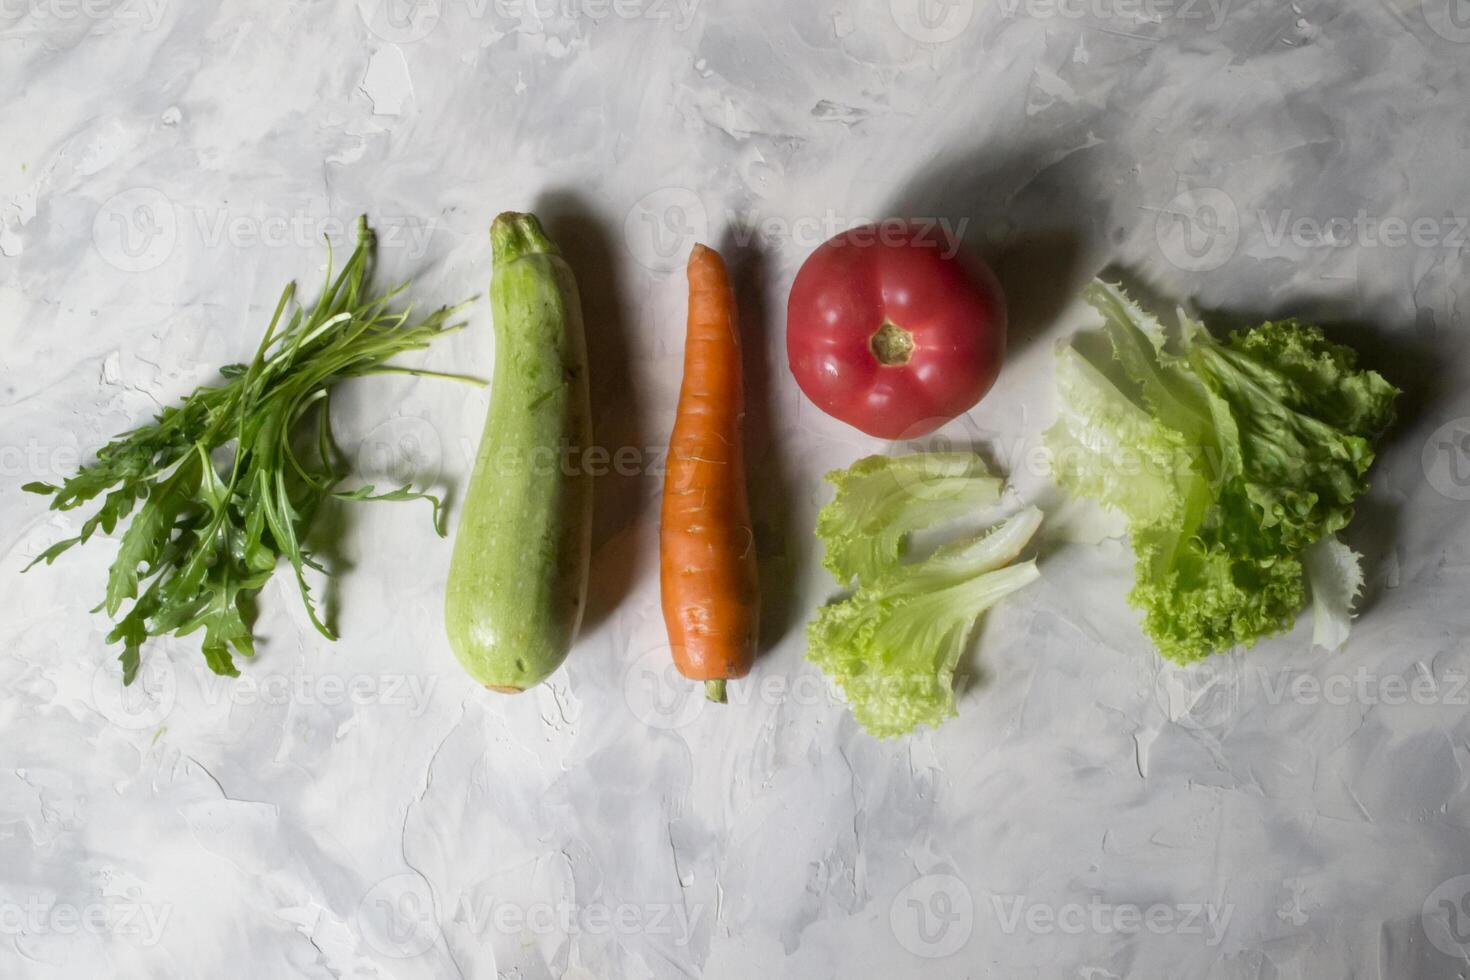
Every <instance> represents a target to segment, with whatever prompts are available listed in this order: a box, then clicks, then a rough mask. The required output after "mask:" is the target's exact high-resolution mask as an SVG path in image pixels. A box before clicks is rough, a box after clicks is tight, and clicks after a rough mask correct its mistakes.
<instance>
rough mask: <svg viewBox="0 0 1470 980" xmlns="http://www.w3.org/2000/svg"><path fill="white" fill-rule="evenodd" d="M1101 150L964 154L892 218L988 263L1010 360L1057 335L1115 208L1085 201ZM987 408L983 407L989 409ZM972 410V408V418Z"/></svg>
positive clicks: (913, 188) (910, 192) (901, 199)
mask: <svg viewBox="0 0 1470 980" xmlns="http://www.w3.org/2000/svg"><path fill="white" fill-rule="evenodd" d="M1098 152H1100V150H1099V149H1098V148H1089V149H1084V150H1078V151H1076V152H1073V153H1070V154H1065V155H1062V156H1061V157H1060V158H1058V154H1057V149H1056V147H1054V146H1040V145H1038V146H1033V147H1030V148H1026V149H1022V150H1019V151H1017V152H1013V153H1008V154H1006V155H1005V156H996V155H995V154H994V153H993V152H979V153H974V154H970V155H963V154H962V155H959V156H957V157H956V158H954V159H951V160H947V161H943V162H940V163H938V164H936V165H934V166H932V167H930V168H929V169H928V170H927V171H924V172H923V173H921V174H920V175H919V176H918V177H916V178H915V179H914V180H913V181H912V182H911V183H910V184H909V186H908V187H906V188H904V189H903V190H902V191H900V192H899V193H898V194H897V195H896V196H894V197H893V198H892V199H890V200H889V201H888V202H887V204H886V208H885V211H884V214H886V215H892V216H903V217H912V218H919V219H921V220H926V221H934V222H936V223H939V224H940V225H941V226H942V227H944V228H946V229H948V230H950V231H951V232H953V233H955V234H956V235H957V237H959V238H960V239H961V240H962V241H963V242H964V243H965V245H967V246H968V247H969V248H970V249H971V250H972V251H974V252H975V253H976V254H977V255H979V256H980V257H981V258H982V259H984V260H985V262H986V264H988V265H989V266H990V268H991V270H992V271H994V272H995V276H996V278H997V279H998V280H1000V286H1001V290H1002V292H1003V293H1004V295H1005V298H1006V319H1007V330H1006V358H1007V359H1010V358H1013V357H1015V356H1016V355H1018V354H1019V353H1020V352H1021V351H1023V350H1025V349H1026V348H1027V347H1029V346H1030V345H1031V344H1032V343H1033V342H1034V341H1035V340H1037V339H1038V338H1040V337H1041V336H1043V335H1044V334H1045V333H1047V332H1048V331H1049V330H1050V329H1052V328H1054V327H1055V325H1056V323H1057V320H1058V317H1059V316H1060V314H1061V313H1062V311H1063V310H1064V309H1066V307H1067V305H1068V304H1069V303H1071V302H1072V301H1073V299H1074V298H1075V297H1076V295H1077V293H1078V292H1079V291H1080V290H1081V288H1082V286H1083V284H1084V283H1085V282H1086V281H1087V280H1088V278H1089V277H1090V275H1091V273H1092V269H1091V267H1090V266H1089V264H1088V262H1087V255H1088V253H1090V252H1093V251H1095V250H1096V247H1097V246H1098V244H1099V243H1100V238H1101V236H1100V234H1099V232H1098V229H1099V228H1100V227H1102V226H1103V224H1104V223H1105V222H1106V220H1107V209H1108V203H1107V201H1106V200H1103V199H1102V198H1101V197H1098V196H1089V195H1088V194H1087V193H1086V188H1087V187H1088V184H1089V181H1090V179H1091V175H1092V174H1095V173H1097V172H1100V169H1099V168H1098V166H1097V163H1096V154H1097V153H1098ZM984 404H985V403H984V401H983V400H982V401H981V403H980V406H981V407H983V406H984ZM972 411H973V410H972Z"/></svg>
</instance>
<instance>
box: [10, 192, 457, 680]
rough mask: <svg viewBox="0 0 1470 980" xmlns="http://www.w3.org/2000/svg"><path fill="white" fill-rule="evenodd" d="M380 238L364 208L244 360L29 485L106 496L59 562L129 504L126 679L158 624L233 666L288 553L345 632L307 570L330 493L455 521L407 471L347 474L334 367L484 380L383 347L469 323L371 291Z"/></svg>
mask: <svg viewBox="0 0 1470 980" xmlns="http://www.w3.org/2000/svg"><path fill="white" fill-rule="evenodd" d="M374 245H375V239H374V237H373V234H372V231H371V230H370V229H369V228H368V225H367V221H366V219H359V220H358V223H357V245H356V248H355V250H354V251H353V253H352V255H351V257H350V258H349V259H348V260H347V262H346V264H345V265H344V266H343V267H342V270H341V272H340V273H338V274H337V275H336V276H335V277H334V276H333V272H332V261H331V257H330V255H331V253H330V243H328V263H327V275H326V282H325V286H324V289H323V292H322V295H321V297H320V298H319V299H318V300H317V301H316V303H315V305H314V306H312V307H311V308H310V309H307V308H304V307H301V306H296V308H295V309H294V311H293V312H292V313H291V314H290V315H289V317H287V315H286V311H287V309H288V307H291V306H292V305H293V299H294V297H295V284H294V283H293V284H291V285H288V286H287V287H286V288H285V290H284V291H283V292H282V294H281V298H280V301H279V302H278V303H277V304H276V309H275V314H274V315H273V316H272V317H271V321H270V325H269V327H267V329H266V331H265V336H264V337H262V338H261V341H260V346H259V348H258V349H257V351H256V353H255V357H254V359H253V360H252V361H251V362H250V363H249V364H230V365H226V366H225V367H223V368H221V369H220V372H219V373H220V376H221V377H222V378H223V379H224V383H223V384H219V385H216V386H203V387H200V388H197V389H195V391H194V392H193V393H192V394H190V395H188V396H187V397H185V398H184V399H183V401H181V402H179V403H178V404H177V405H175V406H172V407H169V408H166V409H164V410H163V412H162V413H161V414H160V415H158V416H157V417H156V418H155V419H154V421H153V422H152V423H151V424H148V425H144V426H141V427H139V428H137V429H133V430H132V431H129V432H125V433H123V434H121V435H119V436H117V437H116V438H115V439H114V440H113V441H112V442H109V443H108V444H107V445H106V446H104V447H102V449H100V450H98V452H97V459H96V461H95V462H93V463H91V464H90V465H87V466H84V467H82V468H81V469H80V470H79V471H78V472H77V474H76V475H75V476H73V477H71V478H70V479H68V480H66V481H65V482H64V483H63V484H62V485H61V486H59V487H58V486H53V485H51V484H48V483H29V484H26V485H25V487H24V488H23V489H25V490H28V491H31V492H33V493H40V494H48V495H51V496H52V500H51V509H52V510H72V509H74V508H77V507H80V506H82V505H83V504H87V503H89V502H91V501H94V500H96V499H97V498H98V497H99V496H100V497H102V502H101V504H100V506H98V507H97V509H96V511H95V512H93V513H92V514H91V516H89V517H88V518H87V519H86V520H85V521H84V522H83V523H82V526H81V529H80V531H79V532H78V534H77V535H76V536H75V537H71V538H67V539H66V540H64V541H59V542H57V543H56V544H54V545H52V546H51V547H49V548H47V549H46V550H45V551H43V552H42V553H41V554H40V555H38V556H37V557H36V559H35V560H34V561H32V562H31V564H30V565H28V566H26V567H27V569H29V568H30V567H31V566H33V565H35V564H36V563H37V562H42V561H44V562H45V563H46V564H48V565H49V564H51V563H52V562H53V561H55V560H56V558H57V557H58V556H59V555H61V554H62V553H63V552H65V551H66V550H67V549H69V548H71V547H72V546H73V545H77V544H83V543H85V542H86V541H88V540H89V539H90V538H91V537H92V535H93V534H94V533H95V532H97V531H98V530H99V529H100V530H101V531H103V532H104V533H111V532H112V531H113V529H114V528H115V527H116V526H117V525H118V524H119V522H124V521H125V520H126V530H124V531H123V533H122V537H121V541H120V544H119V547H118V553H117V558H116V560H115V561H114V562H113V564H112V566H111V571H110V573H109V575H108V579H107V597H106V599H105V600H103V602H102V604H101V605H100V606H98V607H97V608H98V609H106V611H107V614H108V615H109V616H110V617H112V618H113V620H114V621H115V626H114V628H113V629H112V631H111V632H110V633H109V634H108V636H107V642H109V643H121V644H122V647H123V649H122V653H121V655H120V659H121V661H122V665H123V680H124V683H128V684H131V683H132V681H133V679H134V678H135V677H136V676H137V673H138V665H139V655H140V650H141V648H142V645H143V643H144V642H145V641H146V640H147V639H148V638H150V637H153V636H163V635H165V634H169V633H172V634H174V635H175V636H185V635H188V634H190V633H194V632H197V631H199V630H201V629H202V630H203V631H204V640H203V644H202V646H203V653H204V658H205V660H206V662H207V663H208V664H209V667H210V669H211V670H213V671H214V672H215V673H217V674H224V675H228V676H231V677H234V676H238V674H239V671H238V670H237V669H236V667H235V664H234V654H241V655H243V656H247V657H249V656H253V655H254V653H255V642H254V634H253V631H252V628H251V620H252V619H253V616H252V614H251V613H252V610H253V600H254V598H255V596H256V595H257V594H258V593H259V592H260V590H261V588H262V587H264V586H265V584H266V582H267V581H269V579H270V577H271V575H272V574H274V572H275V570H276V566H277V564H278V562H279V560H280V559H281V558H285V559H286V560H287V561H288V562H289V563H290V565H291V568H292V570H293V571H294V573H295V576H296V583H297V585H298V587H299V588H300V590H301V599H302V602H303V603H304V604H305V606H306V611H307V614H308V615H309V616H310V618H311V622H312V624H313V625H315V627H316V628H317V630H318V631H320V632H321V634H322V635H323V636H325V637H327V638H328V639H331V640H335V639H336V635H335V634H334V633H333V631H332V630H331V629H330V628H329V627H328V626H327V625H326V623H325V622H324V621H323V618H322V616H321V615H320V613H319V611H318V608H317V604H316V602H314V601H313V599H312V596H311V589H310V587H309V586H308V585H307V581H306V576H305V569H307V568H313V569H316V570H318V571H321V572H324V573H325V572H326V569H325V568H323V567H322V566H321V565H320V564H319V563H318V562H316V561H315V560H314V559H313V557H312V555H311V553H310V552H309V551H308V550H307V549H306V547H305V546H304V541H305V539H306V537H307V533H308V531H309V529H310V527H311V523H312V519H313V518H314V517H315V515H316V514H317V512H318V511H319V509H320V507H321V505H322V504H323V503H324V502H326V501H328V500H333V499H335V500H358V501H363V500H417V499H423V500H427V501H428V502H429V503H430V504H431V505H432V507H433V522H434V527H435V530H436V531H438V533H439V535H440V536H441V537H442V536H443V535H444V523H443V505H442V502H441V501H440V500H439V498H437V497H435V496H433V495H432V494H429V493H425V492H423V491H420V490H415V489H414V488H413V487H412V486H411V485H405V486H401V487H397V488H395V489H392V490H387V491H385V492H382V493H380V492H378V491H377V489H376V488H375V487H373V486H372V485H371V484H369V485H364V486H358V487H355V488H351V489H344V488H343V482H344V480H346V478H347V476H348V473H347V471H346V466H345V463H344V461H343V460H342V459H341V454H340V453H339V452H338V451H337V448H336V447H335V445H334V443H333V441H332V434H331V393H332V389H333V388H334V386H335V385H336V384H337V383H338V382H339V381H343V380H345V379H347V378H356V377H362V376H365V375H371V374H385V373H406V374H413V375H426V376H435V377H446V378H453V379H455V380H464V381H474V380H475V379H471V378H465V377H462V376H459V375H450V374H441V373H439V372H434V371H424V370H419V369H415V368H404V367H397V366H394V365H390V364H388V363H386V362H387V361H388V360H389V359H391V358H393V357H394V356H395V355H398V354H402V353H404V352H406V351H412V350H420V349H422V348H425V347H427V346H428V345H429V343H430V342H431V341H433V340H434V339H435V338H437V337H440V336H442V335H444V334H445V333H448V332H450V331H452V330H454V329H457V328H458V327H460V326H462V325H463V324H453V325H451V324H450V323H449V321H450V319H451V318H452V317H453V316H454V315H455V313H456V312H457V310H458V309H459V308H457V307H456V308H447V307H446V308H441V309H439V310H436V311H434V312H433V313H431V314H429V315H428V316H426V317H423V318H422V319H419V320H417V321H416V322H410V320H411V313H412V310H411V309H405V310H403V311H401V312H392V311H390V304H391V303H392V301H393V299H394V298H395V297H396V296H397V295H398V293H399V292H401V291H402V290H403V288H404V287H403V286H402V285H400V286H398V287H397V288H396V289H393V290H390V291H389V292H387V293H383V294H381V295H373V294H372V293H371V291H370V289H369V288H368V283H369V282H370V279H371V266H372V261H373V256H374ZM221 461H224V465H223V466H221V465H220V463H221ZM104 494H105V496H103V495H104ZM135 508H136V513H134V510H135ZM130 515H131V517H130ZM129 601H131V603H132V605H131V607H130V608H129V609H128V610H127V611H126V613H123V606H124V604H125V603H127V602H129ZM120 613H122V615H121V617H119V614H120Z"/></svg>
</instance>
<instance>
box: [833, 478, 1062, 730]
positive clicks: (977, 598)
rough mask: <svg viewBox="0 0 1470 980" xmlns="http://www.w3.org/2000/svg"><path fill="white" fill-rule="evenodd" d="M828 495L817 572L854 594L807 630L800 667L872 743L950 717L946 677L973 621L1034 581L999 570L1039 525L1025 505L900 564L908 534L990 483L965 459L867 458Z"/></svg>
mask: <svg viewBox="0 0 1470 980" xmlns="http://www.w3.org/2000/svg"><path fill="white" fill-rule="evenodd" d="M827 481H828V482H829V483H831V484H832V485H833V486H835V487H836V488H837V494H836V496H835V497H834V498H833V500H832V502H831V503H829V504H827V506H825V507H823V508H822V510H821V513H820V514H818V515H817V537H818V538H820V539H821V541H822V544H823V545H824V546H825V553H824V554H823V557H822V564H823V565H824V566H826V568H827V570H828V571H830V572H831V573H832V575H833V576H834V577H835V578H836V579H837V580H838V581H839V582H841V583H842V584H843V585H848V584H849V583H850V582H852V580H853V579H856V580H857V583H858V589H857V592H856V594H854V595H852V596H850V597H849V598H847V599H844V600H842V601H840V602H836V603H833V604H831V605H828V606H826V607H824V608H823V609H821V610H820V611H819V612H818V613H817V617H816V619H814V620H813V621H812V622H811V623H809V624H808V625H807V659H809V660H811V661H812V662H813V663H815V664H816V665H817V666H819V667H821V668H822V670H823V671H825V672H826V674H827V676H828V677H830V678H832V680H833V681H835V682H836V683H837V684H838V685H839V686H840V687H841V688H842V690H843V692H844V693H845V694H846V696H847V699H848V701H849V702H850V703H851V705H852V711H853V716H854V717H855V718H857V720H858V723H859V724H861V725H862V726H863V727H864V728H865V729H867V730H868V731H869V732H870V733H872V734H874V735H877V736H880V737H882V736H888V735H901V734H903V733H905V732H908V731H911V730H912V729H913V728H914V727H915V726H917V725H921V724H924V725H931V726H935V725H938V724H939V723H940V722H942V721H944V720H945V719H946V718H948V717H950V716H952V715H953V714H954V713H955V700H954V670H955V665H956V664H958V663H959V659H960V655H961V654H962V653H963V652H964V649H965V644H966V642H967V641H968V639H969V636H970V633H971V631H972V630H973V628H974V625H975V621H976V620H977V619H978V618H979V617H980V614H981V613H982V612H984V611H985V610H986V609H988V608H989V607H990V606H992V605H994V604H995V603H996V602H998V601H999V600H1000V599H1002V598H1004V597H1005V596H1006V595H1008V594H1010V593H1011V592H1014V591H1015V590H1016V589H1019V588H1020V587H1021V586H1023V585H1025V584H1026V583H1028V582H1030V581H1032V580H1034V579H1035V578H1036V577H1037V574H1038V573H1037V571H1036V566H1035V563H1034V562H1026V563H1024V564H1022V565H1017V566H1015V567H1013V568H1005V567H1004V566H1006V565H1008V564H1009V563H1010V562H1011V561H1012V560H1014V559H1015V557H1016V556H1017V555H1018V554H1020V552H1021V549H1022V548H1024V547H1025V546H1026V542H1027V541H1029V540H1030V539H1031V536H1032V535H1033V534H1035V533H1036V528H1037V527H1038V526H1039V525H1040V523H1041V512H1040V511H1038V510H1037V509H1036V508H1034V507H1028V508H1027V509H1026V510H1024V511H1022V512H1021V513H1019V514H1017V515H1016V516H1014V517H1012V518H1011V519H1010V520H1008V521H1006V522H1005V523H1004V524H1002V525H1001V526H1000V527H999V528H996V529H994V530H992V531H991V532H990V533H988V534H983V535H980V536H977V537H975V538H972V539H970V540H968V541H965V542H963V543H961V544H958V545H951V546H949V547H947V548H941V549H940V550H939V551H936V552H935V553H934V554H933V555H931V556H930V557H929V558H928V559H927V560H925V561H922V562H918V563H914V564H901V563H900V561H899V557H900V554H901V552H902V550H903V547H904V544H905V539H906V537H907V536H908V535H909V534H911V533H912V532H914V531H919V530H922V529H924V528H929V527H935V526H937V525H939V524H942V523H944V522H946V521H952V520H955V519H957V518H961V517H964V516H966V515H968V514H973V513H975V512H977V511H979V510H980V509H981V508H983V507H986V506H988V505H990V504H994V503H996V502H997V501H998V500H999V499H1000V492H1001V488H1002V484H1001V481H1000V480H999V479H998V478H996V477H994V476H992V475H991V474H990V471H989V470H987V469H986V467H985V463H984V462H983V461H982V460H981V459H980V457H978V456H976V455H975V454H974V453H958V452H956V453H913V454H910V455H908V456H868V457H866V458H864V459H860V460H858V461H857V462H856V463H854V464H852V466H850V467H848V468H847V469H845V470H834V471H832V472H831V473H828V474H827Z"/></svg>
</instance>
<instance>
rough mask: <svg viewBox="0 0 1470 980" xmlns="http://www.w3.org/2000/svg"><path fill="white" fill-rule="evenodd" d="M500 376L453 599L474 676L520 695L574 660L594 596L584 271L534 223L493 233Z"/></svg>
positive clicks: (452, 580) (517, 217) (462, 529)
mask: <svg viewBox="0 0 1470 980" xmlns="http://www.w3.org/2000/svg"><path fill="white" fill-rule="evenodd" d="M490 243H491V251H492V257H493V261H494V263H495V270H494V277H493V279H492V281H491V285H490V301H491V306H492V309H493V312H494V315H495V373H494V377H493V378H492V379H491V389H490V410H489V413H488V415H487V416H486V419H485V430H484V434H483V435H482V436H481V438H480V448H479V452H478V455H477V457H476V460H475V468H474V473H473V475H472V476H471V478H470V486H469V490H468V492H467V493H466V495H465V505H464V512H463V514H462V516H461V517H460V522H459V530H458V531H457V532H456V538H455V542H454V558H453V560H452V563H451V564H450V568H449V584H448V591H447V595H446V598H445V624H446V627H447V629H448V633H449V642H450V645H451V646H452V647H453V648H454V652H455V655H456V656H458V657H459V661H460V663H462V664H463V665H464V667H465V669H466V670H467V671H469V673H470V676H472V677H473V678H474V679H475V680H477V681H479V682H480V683H481V684H484V685H485V686H487V687H490V688H492V689H494V690H499V691H506V692H514V691H523V690H525V689H526V688H528V687H530V686H532V685H534V684H537V683H539V682H540V681H542V680H544V679H545V678H546V677H547V675H549V674H550V673H551V672H552V671H554V670H556V668H557V667H558V666H560V665H561V662H562V661H563V660H564V659H566V655H567V652H568V651H569V650H570V649H571V646H572V641H573V640H574V639H575V638H576V633H577V627H578V625H579V624H580V622H581V618H582V608H583V605H584V603H585V600H586V595H587V569H588V561H589V552H590V549H591V538H592V474H591V472H590V471H589V470H588V469H587V467H585V466H582V465H580V464H581V461H582V455H581V454H582V451H583V450H585V449H586V448H587V446H588V445H589V444H590V443H591V439H592V432H591V422H590V418H591V411H590V408H589V404H588V392H587V354H586V350H585V339H584V337H583V334H582V311H581V306H580V304H579V303H578V300H577V285H576V282H575V281H574V280H573V279H572V272H571V269H570V268H568V266H567V264H566V262H564V261H563V260H562V258H561V254H560V253H559V252H558V251H557V248H556V246H555V245H553V244H552V243H551V240H550V239H548V238H547V237H546V234H545V233H544V232H543V231H542V229H541V225H540V223H539V222H537V220H536V219H535V218H534V217H532V216H531V215H529V214H514V213H509V212H508V213H506V214H502V215H500V216H499V217H498V218H496V219H495V223H494V224H493V225H492V226H491V228H490Z"/></svg>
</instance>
